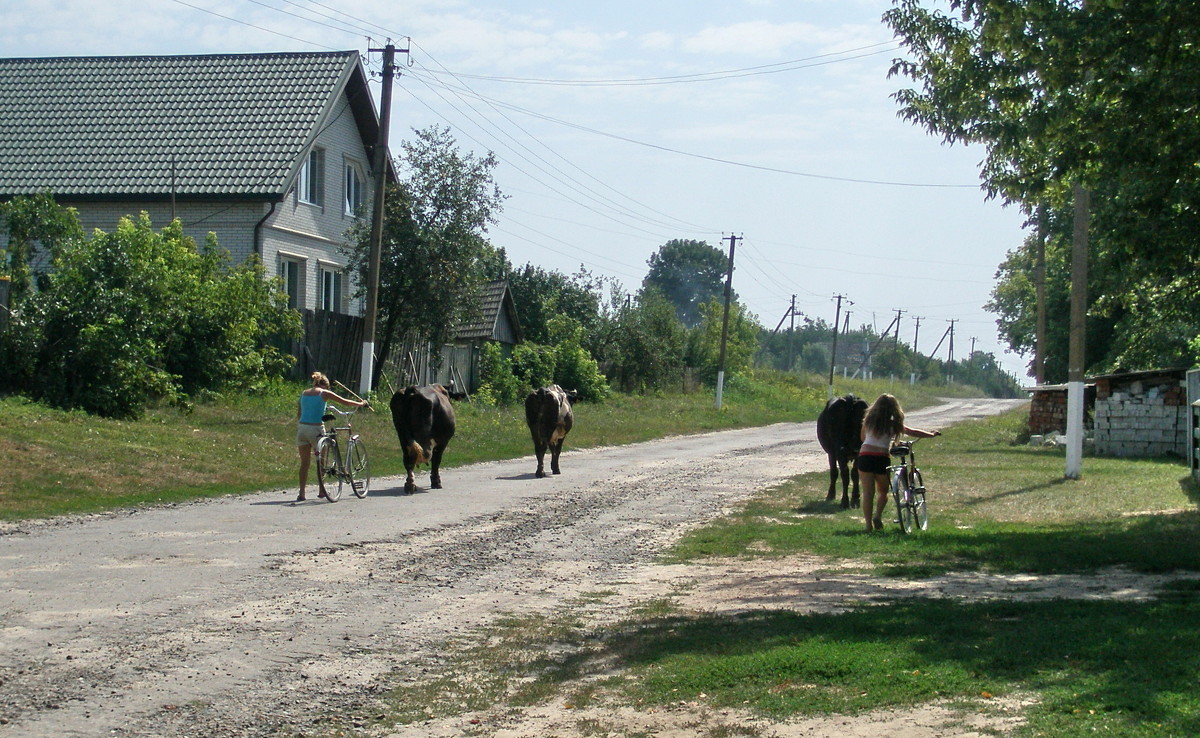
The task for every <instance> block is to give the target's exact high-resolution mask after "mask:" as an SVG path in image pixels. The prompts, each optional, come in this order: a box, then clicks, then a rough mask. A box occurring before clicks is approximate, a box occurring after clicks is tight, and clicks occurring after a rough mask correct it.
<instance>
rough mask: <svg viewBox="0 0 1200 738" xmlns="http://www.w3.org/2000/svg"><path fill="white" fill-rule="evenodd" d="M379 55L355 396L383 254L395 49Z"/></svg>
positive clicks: (370, 361)
mask: <svg viewBox="0 0 1200 738" xmlns="http://www.w3.org/2000/svg"><path fill="white" fill-rule="evenodd" d="M370 51H382V52H383V95H382V97H381V98H380V103H379V133H378V136H377V138H376V139H375V151H374V152H372V153H373V154H374V156H372V160H373V161H372V163H371V164H372V166H373V167H374V169H375V172H374V174H375V192H374V195H375V204H374V212H373V213H372V215H371V249H370V253H369V255H368V258H367V304H366V310H365V311H364V314H363V344H362V363H361V369H360V370H359V377H358V391H359V394H361V395H363V396H366V394H367V393H368V392H370V391H371V387H372V386H373V385H374V381H375V323H376V321H377V320H378V314H379V258H380V257H379V255H380V252H381V251H382V250H383V208H384V203H385V197H384V191H385V190H386V188H387V166H388V161H387V157H388V126H389V123H390V120H391V115H392V78H393V77H394V76H395V73H396V47H395V45H393V44H392V43H390V42H389V43H388V44H387V45H386V46H384V47H383V48H382V49H370Z"/></svg>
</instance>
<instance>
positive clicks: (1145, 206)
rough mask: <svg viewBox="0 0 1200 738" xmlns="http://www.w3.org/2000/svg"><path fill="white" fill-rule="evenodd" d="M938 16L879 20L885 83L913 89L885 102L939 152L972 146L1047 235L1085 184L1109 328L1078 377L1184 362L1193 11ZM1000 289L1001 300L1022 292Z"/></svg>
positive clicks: (1097, 299)
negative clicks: (898, 44) (884, 42)
mask: <svg viewBox="0 0 1200 738" xmlns="http://www.w3.org/2000/svg"><path fill="white" fill-rule="evenodd" d="M949 8H950V10H951V13H950V14H944V13H943V12H941V11H940V10H936V9H929V8H926V7H924V4H923V3H921V2H919V1H918V0H900V2H898V3H897V4H896V6H895V7H894V8H892V9H891V10H889V11H888V12H887V13H886V14H885V20H886V21H887V22H888V23H889V24H890V25H891V26H892V28H893V29H894V30H895V31H896V33H897V35H898V36H899V37H900V38H901V39H902V42H903V43H904V44H905V46H906V47H907V48H908V51H909V59H907V60H900V61H898V62H897V63H896V64H895V65H894V66H893V73H896V74H901V75H904V76H907V77H910V78H912V79H913V80H915V81H917V82H918V83H920V85H921V87H920V89H908V90H901V91H899V92H898V93H897V94H896V98H897V100H898V101H899V102H900V104H901V112H902V114H903V115H904V116H905V117H907V118H908V119H909V120H912V121H914V122H916V123H918V124H921V125H924V126H925V127H926V128H927V129H929V130H930V131H931V132H933V133H937V134H940V135H942V136H943V138H944V139H945V140H947V141H951V142H965V143H979V144H983V145H984V146H985V147H986V149H987V156H986V158H985V160H984V165H983V171H982V174H983V181H984V186H985V187H986V189H987V191H988V193H989V194H990V195H993V196H1002V197H1004V198H1006V199H1008V200H1010V201H1014V202H1017V203H1019V204H1020V205H1021V206H1022V207H1023V208H1024V209H1025V210H1026V211H1027V212H1033V211H1034V210H1035V209H1037V208H1038V207H1039V206H1047V207H1049V208H1051V210H1052V212H1054V211H1057V213H1058V214H1059V216H1060V217H1056V218H1053V219H1052V225H1051V229H1052V236H1054V237H1057V238H1064V237H1067V236H1068V235H1069V223H1070V220H1069V218H1064V217H1061V215H1062V214H1064V213H1065V212H1066V210H1067V208H1068V207H1069V206H1070V204H1071V195H1070V187H1071V185H1072V184H1074V183H1076V182H1079V183H1082V184H1084V185H1086V186H1087V187H1089V188H1090V189H1092V191H1093V193H1094V195H1093V198H1092V223H1091V229H1090V230H1091V234H1092V239H1091V247H1092V253H1091V255H1090V260H1091V262H1092V265H1093V267H1092V270H1091V271H1092V272H1093V273H1094V274H1100V275H1102V277H1101V278H1100V279H1096V278H1094V277H1090V278H1089V298H1090V301H1091V305H1090V306H1089V317H1090V319H1091V320H1092V321H1095V320H1096V319H1103V320H1104V321H1107V322H1108V325H1107V326H1102V328H1105V327H1106V328H1108V329H1112V328H1113V327H1114V326H1115V327H1116V330H1115V331H1114V332H1113V337H1114V339H1115V340H1114V341H1112V342H1111V343H1109V344H1108V345H1107V346H1105V347H1104V350H1103V351H1097V350H1094V349H1093V348H1091V347H1089V351H1088V353H1089V359H1088V364H1089V366H1090V367H1092V368H1093V369H1098V368H1099V369H1102V368H1106V367H1119V366H1121V367H1125V368H1150V367H1149V366H1147V364H1146V362H1154V363H1159V362H1165V363H1167V364H1173V363H1179V362H1187V363H1190V361H1192V360H1195V358H1196V356H1195V353H1194V352H1193V351H1191V349H1190V348H1189V343H1190V340H1189V339H1190V338H1191V337H1193V336H1197V335H1198V334H1200V326H1198V321H1197V320H1196V319H1195V317H1194V316H1195V315H1196V312H1195V307H1196V300H1195V297H1194V296H1195V295H1197V294H1200V209H1197V208H1196V207H1194V203H1195V202H1197V200H1198V199H1200V168H1197V167H1196V166H1195V160H1196V157H1195V150H1196V143H1195V142H1196V141H1197V140H1200V116H1197V115H1196V114H1195V111H1196V110H1197V109H1200V86H1198V85H1196V84H1195V69H1196V68H1197V65H1198V64H1200V43H1197V41H1198V40H1200V12H1198V10H1197V6H1196V5H1195V4H1194V3H1178V2H1173V0H1147V2H1139V3H1132V2H1121V1H1117V0H1104V1H1101V0H1096V1H1094V2H1089V3H1086V4H1084V3H1077V2H1059V1H1057V0H1036V1H1030V2H1022V3H1014V2H1011V1H1010V0H950V2H949ZM1104 277H1107V278H1104ZM1001 288H1002V290H1003V291H1004V292H1005V293H1006V294H1003V295H1001V296H1000V299H1002V300H1007V299H1011V298H1013V297H1015V296H1017V294H1019V293H1020V292H1021V288H1020V285H1014V286H1013V287H1012V288H1009V287H1007V286H1003V285H1002V286H1001ZM1093 288H1097V289H1095V290H1093ZM1055 289H1059V288H1055ZM1022 312H1023V314H1025V315H1027V314H1028V313H1030V312H1031V309H1024V310H1023V311H1022ZM1060 314H1061V313H1051V315H1060ZM1014 330H1015V332H1023V328H1021V327H1017V328H1015V329H1014ZM1088 330H1089V338H1090V336H1091V334H1093V333H1095V332H1096V330H1095V328H1094V327H1092V326H1089V329H1088ZM1101 333H1103V330H1101ZM1014 348H1016V346H1014Z"/></svg>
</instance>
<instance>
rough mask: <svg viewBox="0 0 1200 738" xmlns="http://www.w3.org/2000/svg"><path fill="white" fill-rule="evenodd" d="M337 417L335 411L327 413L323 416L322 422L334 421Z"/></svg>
mask: <svg viewBox="0 0 1200 738" xmlns="http://www.w3.org/2000/svg"><path fill="white" fill-rule="evenodd" d="M335 418H336V416H335V415H334V414H333V413H325V414H324V415H322V416H321V420H322V422H325V423H330V422H333V420H334V419H335Z"/></svg>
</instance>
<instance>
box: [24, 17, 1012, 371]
mask: <svg viewBox="0 0 1200 738" xmlns="http://www.w3.org/2000/svg"><path fill="white" fill-rule="evenodd" d="M889 7H891V2H890V0H721V1H720V2H717V1H715V0H656V1H655V2H637V3H635V2H628V1H627V0H608V1H607V2H596V1H595V0H590V1H589V2H571V1H568V0H558V1H557V2H552V1H551V0H469V1H468V0H463V1H458V0H416V1H408V0H105V1H104V2H95V0H4V1H3V2H0V28H3V29H4V33H3V34H2V35H0V55H2V56H6V57H44V56H81V55H84V56H90V55H105V56H106V55H142V54H147V55H151V54H209V53H254V52H269V51H320V50H330V49H336V50H343V49H356V50H358V51H359V52H360V53H361V54H363V57H364V62H365V63H366V65H367V67H368V69H370V70H372V71H374V72H378V71H379V70H380V69H381V55H380V54H378V53H373V52H370V51H369V50H370V49H374V48H379V47H381V46H383V45H384V44H385V43H386V42H387V41H388V40H389V39H390V40H392V41H394V42H395V44H396V45H397V47H399V48H402V49H403V48H407V49H408V50H409V51H408V53H406V54H400V55H398V60H399V72H400V74H399V77H398V78H397V80H396V83H395V87H394V88H393V98H392V101H393V104H392V114H391V147H392V151H393V153H395V152H397V151H399V150H400V143H401V142H402V141H404V140H406V139H411V138H412V134H413V130H414V129H422V128H426V127H428V126H431V125H439V126H448V127H450V128H451V130H452V133H453V135H454V136H455V138H456V140H457V141H458V143H459V145H460V148H461V149H462V150H464V151H469V152H472V153H474V154H477V155H482V154H485V153H486V152H488V151H492V152H494V153H495V154H496V157H497V158H498V160H499V165H498V167H497V168H496V170H495V178H496V181H497V184H498V185H499V187H500V189H501V190H502V191H503V192H504V194H505V195H506V196H507V199H506V200H505V202H504V208H503V211H502V212H501V213H500V214H499V218H498V222H497V223H496V224H495V225H493V226H492V227H491V228H490V230H489V238H490V240H491V242H492V243H493V244H494V245H496V246H499V247H503V248H504V249H505V250H506V252H507V253H508V257H509V259H510V261H512V262H513V264H514V265H516V266H522V265H524V264H526V263H532V264H534V265H536V266H540V267H543V268H545V269H554V270H557V271H560V272H563V273H564V274H574V273H576V272H578V271H579V269H580V268H581V267H582V268H585V269H587V270H589V271H590V272H592V273H593V274H596V275H602V276H606V277H609V278H612V279H615V280H617V281H618V282H619V283H620V285H621V286H622V287H623V289H624V290H626V291H628V292H635V291H636V290H637V289H638V288H639V287H640V286H641V282H642V279H643V277H644V276H645V274H646V271H647V263H646V262H647V259H649V257H650V255H651V254H653V253H654V252H655V251H657V250H658V248H659V247H660V246H662V245H663V244H664V243H666V242H667V241H669V240H671V239H695V240H702V241H706V242H708V243H709V244H711V245H713V246H714V247H717V248H720V249H721V250H722V251H723V252H726V253H728V248H729V240H728V239H729V236H731V235H733V236H737V237H738V240H737V241H736V253H735V259H734V262H735V272H734V277H733V286H734V290H735V291H736V292H737V294H738V295H739V297H740V298H741V299H742V301H743V302H744V303H745V304H746V305H747V307H748V309H749V310H750V312H752V313H754V314H755V315H757V316H758V319H759V322H760V323H761V324H762V325H764V326H766V327H767V328H774V327H775V326H776V325H777V324H778V323H779V321H780V320H781V319H782V318H783V317H784V316H785V315H786V314H787V313H788V309H789V306H790V304H791V300H792V296H793V295H795V300H796V303H795V304H796V310H797V312H798V313H801V314H803V315H807V316H810V317H812V318H814V319H824V320H825V321H826V322H827V323H832V322H833V321H834V316H835V311H836V309H837V304H836V296H838V295H841V296H843V302H842V308H843V310H849V311H850V312H851V317H850V322H851V325H852V326H855V327H857V326H861V325H864V324H865V325H873V326H874V327H875V329H876V330H878V331H883V330H885V329H886V328H888V327H889V326H891V325H892V320H893V319H894V318H895V317H896V315H897V311H902V312H901V313H900V315H901V317H900V339H901V340H902V341H904V342H906V343H908V344H910V345H911V344H912V342H913V340H914V339H916V340H917V349H918V350H919V351H921V352H922V353H925V354H928V353H930V352H931V351H933V349H934V347H935V346H937V345H938V344H939V343H940V348H938V351H937V353H936V354H935V355H936V356H937V357H939V358H942V359H946V358H948V357H949V353H948V349H949V345H948V344H949V335H947V334H948V331H949V330H950V328H951V326H952V325H953V338H954V358H955V359H962V358H965V357H966V356H967V355H968V354H969V352H970V350H971V348H972V347H974V348H975V349H976V350H979V351H985V352H988V353H992V354H994V355H995V356H996V359H997V360H998V361H999V362H1000V363H1001V365H1002V366H1003V367H1004V368H1005V369H1006V370H1008V371H1009V372H1011V373H1012V374H1014V375H1015V376H1017V377H1018V378H1019V379H1020V380H1021V381H1023V382H1024V381H1027V380H1026V365H1027V363H1028V357H1022V356H1019V355H1016V354H1013V353H1011V352H1009V351H1008V350H1007V347H1006V346H1005V345H1004V344H1003V343H1002V342H1001V341H1000V339H999V338H998V336H997V333H996V325H995V316H994V315H992V314H991V313H988V312H987V311H985V310H984V309H983V306H984V304H985V303H986V302H987V301H988V300H989V299H990V296H991V292H992V289H993V287H994V282H995V273H996V270H997V267H998V266H999V264H1000V263H1001V262H1002V261H1003V260H1004V259H1005V256H1006V253H1007V252H1008V251H1010V250H1013V249H1016V248H1017V247H1018V246H1019V245H1020V243H1021V241H1022V240H1023V238H1024V237H1025V232H1024V230H1023V222H1024V217H1023V216H1022V214H1021V212H1020V211H1019V210H1018V209H1017V208H1016V207H1012V206H1009V207H1005V206H1004V205H1003V204H1002V203H1000V202H999V201H995V200H992V201H989V200H987V199H986V198H985V197H984V193H983V192H982V190H981V189H980V187H979V163H980V161H981V160H982V158H983V156H984V151H983V149H982V148H978V147H964V146H962V145H955V146H950V145H947V144H944V143H942V141H941V140H940V137H937V136H934V135H931V134H929V133H928V132H926V131H925V130H924V129H921V128H919V127H917V126H915V125H913V124H912V123H909V122H906V121H904V120H902V119H901V118H900V117H899V116H898V115H897V111H898V107H897V105H896V103H895V101H894V100H893V99H892V98H891V95H892V94H893V93H894V92H896V91H897V90H898V89H901V88H903V87H908V86H912V82H911V81H910V80H906V79H904V78H900V77H896V78H892V79H889V78H888V70H889V68H890V67H891V65H892V62H893V60H895V59H896V58H898V57H900V56H902V55H903V50H902V49H901V48H900V46H899V44H898V43H897V42H896V40H895V38H894V37H893V35H892V33H891V30H890V29H889V28H888V27H887V26H886V25H885V24H884V23H883V22H882V20H881V16H882V14H883V13H884V11H886V10H887V9H888V8H889ZM375 76H376V77H377V76H378V75H375ZM378 85H379V83H378V79H376V81H375V82H374V88H373V94H374V95H375V100H376V104H378V102H379V101H380V99H381V97H380V90H379V86H378ZM918 318H919V319H920V322H919V328H918V321H917V319H918ZM950 321H955V322H954V323H951V322H950Z"/></svg>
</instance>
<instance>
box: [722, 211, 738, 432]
mask: <svg viewBox="0 0 1200 738" xmlns="http://www.w3.org/2000/svg"><path fill="white" fill-rule="evenodd" d="M741 238H742V237H741V236H735V235H733V234H730V235H729V271H727V272H726V273H725V314H724V316H723V317H722V318H721V355H720V358H718V359H717V409H718V410H720V409H721V396H722V394H723V393H724V392H725V342H726V339H727V338H728V336H729V301H730V300H731V299H732V297H733V252H734V249H735V248H736V247H737V242H738V241H740V240H741ZM721 240H722V241H724V240H725V239H724V238H722V239H721Z"/></svg>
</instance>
